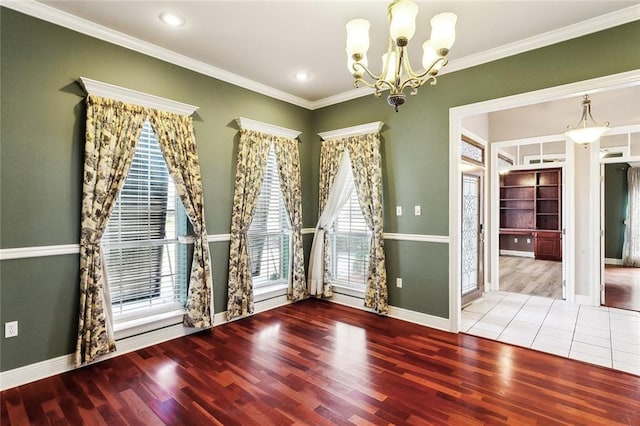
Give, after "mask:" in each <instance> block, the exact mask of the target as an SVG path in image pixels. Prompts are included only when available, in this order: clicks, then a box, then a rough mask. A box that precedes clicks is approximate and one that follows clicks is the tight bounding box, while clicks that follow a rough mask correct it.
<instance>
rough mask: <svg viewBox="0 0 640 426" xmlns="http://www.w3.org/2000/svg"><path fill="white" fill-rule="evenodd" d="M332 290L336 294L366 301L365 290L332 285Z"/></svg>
mask: <svg viewBox="0 0 640 426" xmlns="http://www.w3.org/2000/svg"><path fill="white" fill-rule="evenodd" d="M331 288H332V289H333V292H334V293H338V294H344V295H346V296H351V297H357V298H358V299H364V290H359V289H355V288H353V287H347V286H345V285H341V284H333V283H332V284H331Z"/></svg>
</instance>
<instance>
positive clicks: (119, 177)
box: [75, 96, 146, 366]
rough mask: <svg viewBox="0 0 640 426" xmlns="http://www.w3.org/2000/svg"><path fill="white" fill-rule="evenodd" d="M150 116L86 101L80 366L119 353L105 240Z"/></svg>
mask: <svg viewBox="0 0 640 426" xmlns="http://www.w3.org/2000/svg"><path fill="white" fill-rule="evenodd" d="M145 118H146V114H145V110H144V109H143V108H141V107H137V106H132V105H127V104H125V103H123V102H117V101H113V100H110V99H104V98H100V97H97V96H89V97H88V98H87V125H86V144H85V156H84V175H83V185H82V212H81V232H80V315H79V321H78V339H77V343H76V351H75V364H76V366H79V365H81V364H85V363H88V362H91V361H93V360H94V359H95V358H96V357H98V356H100V355H104V354H107V353H110V352H113V351H114V350H115V349H116V348H115V340H114V336H113V329H112V321H111V301H110V297H109V287H108V282H107V279H106V273H105V269H104V265H103V257H102V248H101V246H100V239H101V238H102V234H103V233H104V230H105V228H106V227H107V222H108V220H109V215H110V214H111V211H112V210H113V207H114V205H115V201H116V199H117V197H118V193H119V191H120V189H121V188H122V186H123V185H124V181H125V178H126V176H127V173H128V171H129V168H130V167H131V161H132V159H133V153H134V151H135V146H136V143H137V141H138V138H139V136H140V132H141V131H142V125H143V123H144V121H145Z"/></svg>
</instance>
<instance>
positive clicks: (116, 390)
mask: <svg viewBox="0 0 640 426" xmlns="http://www.w3.org/2000/svg"><path fill="white" fill-rule="evenodd" d="M0 397H1V402H0V422H1V423H2V425H3V426H4V425H27V424H51V425H58V424H68V425H81V424H105V425H125V424H127V425H128V424H140V425H143V424H144V425H151V424H154V425H155V424H165V425H215V424H221V425H261V426H262V425H269V424H274V425H299V424H300V425H335V424H337V425H385V424H408V425H426V424H429V425H447V424H452V425H480V424H498V425H500V424H503V425H529V424H531V425H534V424H544V425H555V424H558V425H561V424H584V425H600V424H602V425H605V424H606V425H618V424H619V425H640V377H638V376H634V375H631V374H627V373H623V372H619V371H615V370H611V369H606V368H603V367H598V366H595V365H590V364H586V363H582V362H579V361H574V360H570V359H566V358H561V357H556V356H553V355H550V354H545V353H542V352H536V351H533V350H529V349H525V348H520V347H515V346H510V345H506V344H503V343H500V342H494V341H490V340H485V339H482V338H478V337H474V336H469V335H464V334H451V333H445V332H442V331H438V330H434V329H430V328H426V327H421V326H418V325H416V324H411V323H407V322H403V321H399V320H395V319H392V318H388V317H383V316H378V315H375V314H371V313H367V312H363V311H360V310H355V309H351V308H347V307H344V306H339V305H335V304H331V303H328V302H323V301H317V300H309V301H305V302H301V303H298V304H294V305H288V306H285V307H281V308H278V309H274V310H272V311H268V312H264V313H261V314H257V315H254V316H253V317H250V318H245V319H242V320H238V321H235V322H232V323H228V324H224V325H221V326H219V327H217V328H214V329H212V330H208V331H204V332H201V333H197V334H194V335H190V336H186V337H183V338H180V339H175V340H172V341H169V342H165V343H162V344H159V345H155V346H153V347H150V348H146V349H143V350H140V351H137V352H133V353H129V354H124V355H122V356H119V357H116V358H112V359H109V360H106V361H103V362H100V363H97V364H93V365H90V366H87V367H84V368H82V369H79V370H75V371H72V372H68V373H65V374H62V375H59V376H54V377H51V378H47V379H44V380H41V381H38V382H35V383H30V384H27V385H24V386H20V387H17V388H13V389H8V390H6V391H4V392H2V393H1V394H0Z"/></svg>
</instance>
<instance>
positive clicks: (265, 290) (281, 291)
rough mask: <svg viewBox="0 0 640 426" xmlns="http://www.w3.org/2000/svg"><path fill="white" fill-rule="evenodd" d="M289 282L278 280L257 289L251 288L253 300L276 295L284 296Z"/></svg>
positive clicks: (256, 300)
mask: <svg viewBox="0 0 640 426" xmlns="http://www.w3.org/2000/svg"><path fill="white" fill-rule="evenodd" d="M288 287H289V284H287V283H286V282H279V283H275V284H271V285H267V286H264V287H260V288H258V289H254V290H253V301H254V302H262V301H264V300H268V299H273V298H275V297H278V296H284V295H285V294H287V288H288Z"/></svg>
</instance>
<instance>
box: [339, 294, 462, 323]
mask: <svg viewBox="0 0 640 426" xmlns="http://www.w3.org/2000/svg"><path fill="white" fill-rule="evenodd" d="M329 301H330V302H333V303H337V304H339V305H345V306H349V307H351V308H356V309H361V310H363V311H368V312H375V311H374V310H373V309H369V308H365V307H364V305H363V301H362V299H360V298H357V297H352V296H347V295H344V294H336V293H334V294H333V297H332V298H331V299H329ZM387 315H388V316H389V317H391V318H396V319H399V320H402V321H407V322H411V323H414V324H418V325H422V326H425V327H431V328H435V329H437V330H443V331H450V330H451V328H450V321H449V319H448V318H441V317H436V316H433V315H429V314H423V313H421V312H416V311H411V310H409V309H404V308H397V307H395V306H389V313H388V314H387Z"/></svg>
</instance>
